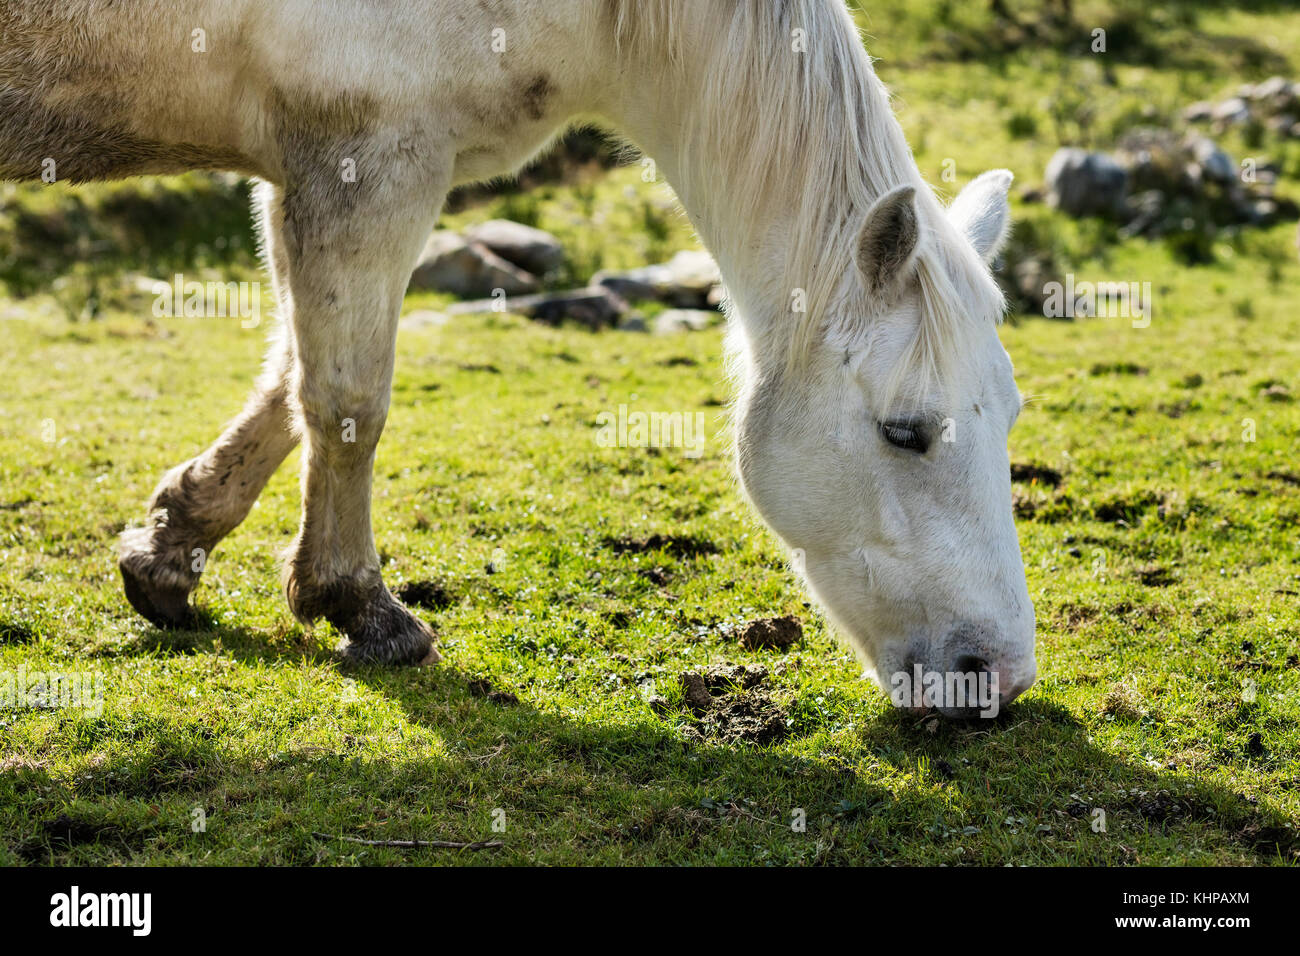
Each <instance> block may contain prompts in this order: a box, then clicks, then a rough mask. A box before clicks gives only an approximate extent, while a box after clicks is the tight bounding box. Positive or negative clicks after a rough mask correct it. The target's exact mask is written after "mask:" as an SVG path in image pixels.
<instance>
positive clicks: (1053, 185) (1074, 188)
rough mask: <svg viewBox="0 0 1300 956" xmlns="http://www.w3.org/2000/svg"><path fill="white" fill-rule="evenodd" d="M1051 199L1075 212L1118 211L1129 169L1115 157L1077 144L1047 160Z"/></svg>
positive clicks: (1048, 195) (1052, 201) (1124, 191)
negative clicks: (1078, 146) (1079, 146)
mask: <svg viewBox="0 0 1300 956" xmlns="http://www.w3.org/2000/svg"><path fill="white" fill-rule="evenodd" d="M1046 178H1047V202H1048V204H1049V205H1050V206H1052V207H1054V208H1056V209H1060V210H1061V211H1062V212H1064V213H1068V214H1069V215H1071V216H1089V215H1114V214H1115V213H1117V212H1119V211H1120V209H1122V207H1123V205H1124V198H1125V196H1126V195H1127V193H1128V173H1127V172H1126V171H1125V169H1124V167H1122V166H1121V165H1120V164H1119V163H1118V162H1117V161H1116V160H1115V159H1114V157H1112V156H1110V155H1108V154H1106V153H1090V152H1088V151H1087V150H1083V149H1078V148H1077V147H1066V148H1064V149H1059V150H1057V151H1056V154H1055V155H1053V156H1052V159H1051V161H1050V162H1049V163H1048V164H1047V177H1046Z"/></svg>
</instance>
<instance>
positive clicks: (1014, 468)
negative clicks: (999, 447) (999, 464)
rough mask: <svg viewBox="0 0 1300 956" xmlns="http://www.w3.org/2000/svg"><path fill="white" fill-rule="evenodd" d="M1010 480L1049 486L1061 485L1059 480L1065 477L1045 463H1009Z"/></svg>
mask: <svg viewBox="0 0 1300 956" xmlns="http://www.w3.org/2000/svg"><path fill="white" fill-rule="evenodd" d="M1011 480H1012V481H1022V482H1024V483H1025V484H1029V485H1045V486H1047V487H1049V488H1059V487H1061V482H1062V481H1064V480H1065V478H1064V477H1063V476H1062V475H1061V473H1060V472H1059V471H1057V470H1056V469H1055V468H1048V467H1047V466H1046V465H1034V464H1028V465H1022V464H1015V463H1013V464H1012V465H1011Z"/></svg>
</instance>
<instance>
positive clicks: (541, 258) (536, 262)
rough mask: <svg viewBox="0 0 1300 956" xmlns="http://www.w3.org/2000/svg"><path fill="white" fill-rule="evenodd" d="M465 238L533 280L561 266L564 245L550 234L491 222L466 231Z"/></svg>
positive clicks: (510, 223)
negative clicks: (528, 274) (530, 274)
mask: <svg viewBox="0 0 1300 956" xmlns="http://www.w3.org/2000/svg"><path fill="white" fill-rule="evenodd" d="M464 235H465V238H466V239H467V240H469V241H470V242H478V243H482V244H483V245H485V246H487V247H488V248H489V249H491V250H492V251H493V252H495V253H496V254H497V255H499V256H500V257H501V258H502V259H505V260H506V261H507V262H510V263H512V264H513V265H516V266H518V267H519V268H520V269H523V270H524V271H525V272H530V273H532V274H533V275H535V276H544V275H546V274H547V273H549V272H553V271H555V270H556V269H558V268H559V267H560V266H562V265H564V245H563V244H562V243H561V242H560V240H558V239H556V238H555V237H554V236H553V235H551V234H550V233H549V232H544V231H543V230H541V229H534V228H533V227H532V226H525V225H523V224H522V223H518V222H511V221H510V220H509V219H493V220H491V221H490V222H485V223H483V224H481V225H478V226H472V227H471V228H469V229H466V230H465V233H464Z"/></svg>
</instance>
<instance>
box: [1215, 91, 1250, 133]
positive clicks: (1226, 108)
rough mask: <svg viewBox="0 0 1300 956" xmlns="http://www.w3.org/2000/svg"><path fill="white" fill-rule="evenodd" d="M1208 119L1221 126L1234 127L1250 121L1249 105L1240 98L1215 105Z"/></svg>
mask: <svg viewBox="0 0 1300 956" xmlns="http://www.w3.org/2000/svg"><path fill="white" fill-rule="evenodd" d="M1210 118H1211V119H1212V120H1214V121H1215V122H1216V123H1219V124H1220V125H1223V126H1234V125H1236V124H1238V123H1245V122H1246V121H1247V120H1249V119H1250V104H1249V103H1247V102H1246V101H1245V100H1243V99H1242V98H1241V97H1240V96H1234V97H1232V99H1228V100H1224V101H1223V102H1222V103H1216V104H1215V105H1214V109H1212V110H1211V111H1210Z"/></svg>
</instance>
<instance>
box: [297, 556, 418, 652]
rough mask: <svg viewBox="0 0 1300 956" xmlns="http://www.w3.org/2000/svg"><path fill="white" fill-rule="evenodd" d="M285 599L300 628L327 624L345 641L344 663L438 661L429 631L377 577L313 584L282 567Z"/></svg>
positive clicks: (339, 648)
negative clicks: (302, 624)
mask: <svg viewBox="0 0 1300 956" xmlns="http://www.w3.org/2000/svg"><path fill="white" fill-rule="evenodd" d="M285 597H286V599H287V600H288V602H289V608H290V610H292V611H293V613H294V616H295V617H297V618H298V619H299V620H300V621H302V622H303V623H311V622H313V621H318V620H322V619H323V620H326V621H329V623H330V624H331V625H333V627H334V629H335V630H337V631H339V632H340V633H341V634H344V635H345V636H346V640H345V641H343V642H342V643H341V644H340V645H339V647H338V650H339V652H340V653H341V654H342V655H343V656H344V658H345V659H347V660H349V661H351V662H353V663H365V664H433V663H437V662H438V661H439V660H441V659H442V657H441V655H440V654H439V653H438V651H437V650H436V649H435V648H434V646H433V645H434V634H433V631H432V629H431V628H430V627H429V626H428V625H427V624H425V623H424V622H423V621H421V620H420V619H419V618H417V617H416V616H415V615H414V614H412V613H411V612H410V611H408V610H407V609H406V608H405V607H404V606H403V605H402V603H401V602H400V601H398V600H397V598H395V597H393V595H392V594H391V593H390V592H389V590H388V588H387V587H386V586H385V585H384V583H383V581H381V580H379V578H378V575H377V574H363V575H360V576H358V577H356V578H340V579H336V580H334V581H330V582H318V581H312V580H309V579H308V578H307V576H306V575H305V574H304V573H303V571H302V569H301V568H299V567H296V566H295V565H294V564H292V563H291V564H289V565H287V566H286V574H285Z"/></svg>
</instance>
